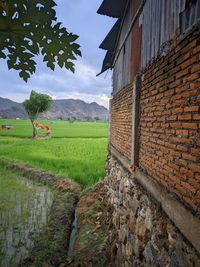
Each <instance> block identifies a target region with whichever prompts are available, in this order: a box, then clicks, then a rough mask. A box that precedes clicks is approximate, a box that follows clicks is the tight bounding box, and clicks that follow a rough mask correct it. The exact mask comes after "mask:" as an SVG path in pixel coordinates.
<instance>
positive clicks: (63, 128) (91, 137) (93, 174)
mask: <svg viewBox="0 0 200 267" xmlns="http://www.w3.org/2000/svg"><path fill="white" fill-rule="evenodd" d="M39 123H41V124H44V125H49V126H51V128H52V139H50V140H32V139H31V136H32V126H31V123H30V121H28V120H0V126H1V125H4V124H6V125H8V124H9V125H12V126H13V129H11V130H2V129H1V130H0V158H1V157H3V158H6V159H9V160H15V161H19V162H24V163H28V164H29V165H31V166H33V167H36V168H41V169H44V170H47V171H50V172H52V173H54V174H56V175H60V176H64V177H67V178H71V179H74V180H75V181H77V182H78V183H80V184H81V185H82V186H88V185H91V184H93V183H94V182H96V181H98V180H99V179H102V178H103V177H104V175H105V161H106V155H107V132H108V124H107V123H100V122H99V123H95V122H91V123H89V122H74V123H70V122H67V121H39ZM41 135H43V133H41Z"/></svg>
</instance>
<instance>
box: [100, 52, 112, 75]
mask: <svg viewBox="0 0 200 267" xmlns="http://www.w3.org/2000/svg"><path fill="white" fill-rule="evenodd" d="M112 63H113V52H109V51H108V52H107V53H106V55H105V58H104V61H103V65H102V69H101V72H100V73H99V74H97V76H99V75H101V74H102V73H103V72H104V71H106V70H108V69H110V68H111V67H112Z"/></svg>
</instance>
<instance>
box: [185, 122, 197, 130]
mask: <svg viewBox="0 0 200 267" xmlns="http://www.w3.org/2000/svg"><path fill="white" fill-rule="evenodd" d="M182 128H184V129H194V130H197V129H198V124H197V123H186V122H184V123H182Z"/></svg>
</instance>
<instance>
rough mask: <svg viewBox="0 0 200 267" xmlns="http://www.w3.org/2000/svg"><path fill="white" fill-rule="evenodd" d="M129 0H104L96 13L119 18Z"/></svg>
mask: <svg viewBox="0 0 200 267" xmlns="http://www.w3.org/2000/svg"><path fill="white" fill-rule="evenodd" d="M128 1H129V0H104V1H103V3H102V4H101V6H100V8H99V9H98V11H97V13H98V14H100V15H106V16H109V17H113V18H121V17H122V16H123V14H124V10H125V7H126V4H127V2H128Z"/></svg>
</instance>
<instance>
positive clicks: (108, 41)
mask: <svg viewBox="0 0 200 267" xmlns="http://www.w3.org/2000/svg"><path fill="white" fill-rule="evenodd" d="M119 30H120V20H117V22H116V23H115V24H114V26H113V27H112V29H111V30H110V32H109V33H108V34H107V36H106V38H105V39H104V40H103V42H102V43H101V45H100V46H99V48H101V49H104V50H108V51H114V49H115V46H116V42H117V38H118V35H119Z"/></svg>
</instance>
